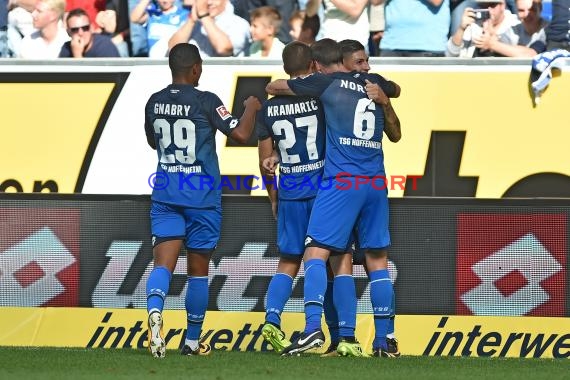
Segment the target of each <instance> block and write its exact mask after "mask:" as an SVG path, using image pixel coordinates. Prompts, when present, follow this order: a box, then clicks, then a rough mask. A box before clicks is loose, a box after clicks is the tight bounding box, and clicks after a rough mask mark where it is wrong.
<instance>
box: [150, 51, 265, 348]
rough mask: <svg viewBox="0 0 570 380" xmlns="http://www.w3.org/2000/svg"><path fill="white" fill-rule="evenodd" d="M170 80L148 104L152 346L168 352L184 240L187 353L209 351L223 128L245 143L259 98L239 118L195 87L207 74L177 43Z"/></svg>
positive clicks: (194, 56)
mask: <svg viewBox="0 0 570 380" xmlns="http://www.w3.org/2000/svg"><path fill="white" fill-rule="evenodd" d="M168 63H169V66H170V70H171V72H172V84H170V85H169V86H167V87H166V88H164V89H163V90H161V91H159V92H157V93H155V94H153V95H152V96H151V97H150V98H149V100H148V102H147V104H146V107H145V132H146V137H147V141H148V143H149V145H150V146H151V147H152V148H153V149H156V152H157V155H158V165H157V168H156V172H155V173H154V175H153V177H154V181H152V183H149V184H150V185H152V187H153V191H152V196H151V199H152V202H151V211H150V220H151V233H152V245H153V256H154V268H153V270H152V272H151V273H150V276H149V278H148V280H147V284H146V294H147V310H148V314H149V317H148V331H149V336H148V339H149V349H150V351H151V354H152V355H153V356H154V357H163V356H164V355H165V349H166V342H165V339H164V336H163V333H162V325H163V319H162V310H163V308H164V301H165V298H166V296H167V295H168V290H169V286H170V280H171V278H172V273H173V271H174V269H175V267H176V263H177V260H178V254H179V252H180V250H181V248H182V244H183V242H184V243H185V244H184V246H185V248H186V250H187V261H188V265H187V268H188V283H187V290H186V312H187V321H188V325H187V331H186V340H185V343H184V347H183V348H182V354H183V355H205V354H208V353H210V350H211V349H210V346H208V345H207V344H204V343H201V342H199V338H200V333H201V329H202V324H203V322H204V317H205V314H206V308H207V305H208V266H209V262H210V257H211V254H212V252H213V251H214V249H215V248H216V244H217V242H218V240H219V238H220V228H221V221H222V214H221V195H222V194H221V193H222V192H221V186H220V181H221V179H220V168H219V164H218V156H217V154H216V141H215V134H216V131H217V130H219V131H221V132H222V133H224V134H225V135H227V136H230V137H231V138H233V139H234V140H236V141H238V142H240V143H245V142H246V141H247V140H248V139H249V137H250V135H251V133H252V131H253V127H254V124H255V115H256V112H257V111H258V110H259V109H260V108H261V104H260V102H259V100H258V99H257V98H255V97H253V96H250V97H249V98H248V99H246V100H245V102H244V105H245V110H244V113H243V115H242V116H241V118H240V119H237V118H235V117H234V116H233V115H232V114H231V113H229V112H228V111H227V109H226V107H225V106H224V104H223V103H222V101H221V100H220V99H219V98H218V96H216V95H215V94H213V93H211V92H208V91H200V90H198V89H197V88H196V87H197V86H198V81H199V80H200V76H201V74H202V59H201V57H200V53H199V51H198V48H197V47H196V46H194V45H190V44H186V43H183V44H178V45H176V46H174V47H173V48H172V50H171V51H170V54H169V62H168Z"/></svg>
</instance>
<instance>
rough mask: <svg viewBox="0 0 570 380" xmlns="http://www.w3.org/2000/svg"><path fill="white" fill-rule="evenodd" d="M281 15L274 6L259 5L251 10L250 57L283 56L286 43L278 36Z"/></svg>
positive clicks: (276, 57)
mask: <svg viewBox="0 0 570 380" xmlns="http://www.w3.org/2000/svg"><path fill="white" fill-rule="evenodd" d="M281 21H282V20H281V16H280V15H279V12H277V9H275V8H273V7H259V8H257V9H254V10H253V11H252V12H251V20H250V23H251V27H250V31H251V39H252V40H253V43H252V44H251V46H250V48H249V56H250V57H268V58H275V59H279V58H281V52H282V51H283V48H284V47H285V45H283V43H282V42H281V41H280V40H279V39H278V38H277V37H276V34H277V31H278V30H279V28H280V26H281Z"/></svg>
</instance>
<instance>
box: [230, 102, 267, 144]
mask: <svg viewBox="0 0 570 380" xmlns="http://www.w3.org/2000/svg"><path fill="white" fill-rule="evenodd" d="M243 104H244V106H245V110H244V111H243V114H242V115H241V118H240V119H239V125H238V126H237V127H236V128H234V129H233V130H232V133H231V134H230V137H231V138H232V139H234V140H236V141H237V142H239V143H241V144H245V143H246V142H247V140H249V137H250V136H251V133H252V132H253V127H254V126H255V115H256V114H257V111H259V110H260V109H261V103H260V102H259V99H257V98H256V97H255V96H250V97H248V98H247V99H246V100H245V101H244V102H243Z"/></svg>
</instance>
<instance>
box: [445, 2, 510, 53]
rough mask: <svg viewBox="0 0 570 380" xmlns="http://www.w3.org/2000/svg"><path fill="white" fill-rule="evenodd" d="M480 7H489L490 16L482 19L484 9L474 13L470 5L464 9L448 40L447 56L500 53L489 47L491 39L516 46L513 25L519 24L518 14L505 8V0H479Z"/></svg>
mask: <svg viewBox="0 0 570 380" xmlns="http://www.w3.org/2000/svg"><path fill="white" fill-rule="evenodd" d="M477 6H478V7H480V9H484V10H488V14H489V18H488V19H486V20H484V21H482V22H476V19H479V20H483V19H484V18H485V17H478V16H482V15H483V14H484V12H481V11H477V12H475V11H474V10H473V8H466V9H465V11H464V12H463V19H462V21H461V25H460V27H459V29H457V31H456V32H455V34H454V35H453V36H451V37H450V38H449V40H448V42H447V50H446V55H447V56H450V57H462V58H470V57H481V56H483V57H492V56H501V54H499V53H498V52H494V51H492V50H490V44H491V40H492V39H497V40H498V41H500V42H502V43H504V44H508V45H516V44H517V41H518V37H517V35H516V34H515V32H514V31H513V26H515V25H517V24H519V23H520V21H519V19H518V17H517V16H515V15H514V14H512V13H511V12H510V11H509V10H507V9H505V1H504V0H485V1H481V0H478V2H477Z"/></svg>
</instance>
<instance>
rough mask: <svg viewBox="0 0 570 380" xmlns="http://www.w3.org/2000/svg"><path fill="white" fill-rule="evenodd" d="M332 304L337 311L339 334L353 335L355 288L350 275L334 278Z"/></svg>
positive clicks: (354, 326) (343, 335)
mask: <svg viewBox="0 0 570 380" xmlns="http://www.w3.org/2000/svg"><path fill="white" fill-rule="evenodd" d="M333 294H334V305H335V307H336V310H337V312H338V321H339V324H338V325H339V335H340V336H341V337H348V338H351V337H354V330H355V328H356V288H355V286H354V277H352V275H340V276H336V277H335V278H334V291H333Z"/></svg>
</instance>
